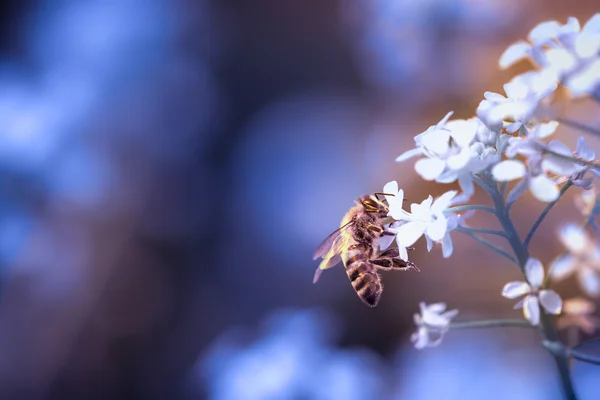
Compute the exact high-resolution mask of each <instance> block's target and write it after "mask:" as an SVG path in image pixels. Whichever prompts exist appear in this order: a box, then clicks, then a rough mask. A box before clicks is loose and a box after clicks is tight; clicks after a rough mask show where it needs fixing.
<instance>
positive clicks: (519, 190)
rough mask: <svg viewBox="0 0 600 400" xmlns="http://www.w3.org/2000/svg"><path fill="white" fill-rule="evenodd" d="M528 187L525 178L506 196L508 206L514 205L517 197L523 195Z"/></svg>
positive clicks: (527, 181) (527, 180)
mask: <svg viewBox="0 0 600 400" xmlns="http://www.w3.org/2000/svg"><path fill="white" fill-rule="evenodd" d="M528 186H529V179H528V177H526V178H525V179H523V180H522V181H521V182H519V183H517V185H516V186H515V187H514V188H513V189H512V190H511V191H510V193H508V196H506V202H507V203H508V204H511V203H514V202H515V201H516V200H517V199H518V198H519V197H521V196H522V195H523V193H525V190H527V187H528Z"/></svg>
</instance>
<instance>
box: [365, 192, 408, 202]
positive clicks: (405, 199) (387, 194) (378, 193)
mask: <svg viewBox="0 0 600 400" xmlns="http://www.w3.org/2000/svg"><path fill="white" fill-rule="evenodd" d="M373 194H374V195H375V196H377V195H383V196H395V194H392V193H384V192H375V193H373ZM407 200H408V199H407V198H406V197H405V198H403V199H402V201H403V202H404V201H407Z"/></svg>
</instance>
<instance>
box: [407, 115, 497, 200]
mask: <svg viewBox="0 0 600 400" xmlns="http://www.w3.org/2000/svg"><path fill="white" fill-rule="evenodd" d="M451 115H452V113H451V112H450V113H448V114H446V116H445V117H444V118H443V119H442V120H441V121H440V122H438V123H437V124H436V125H433V126H430V127H429V128H428V129H427V130H426V131H425V132H422V133H420V134H419V135H417V136H415V144H416V148H414V149H411V150H408V151H406V152H405V153H403V154H401V155H400V156H398V158H396V161H397V162H401V161H405V160H408V159H409V158H411V157H414V156H419V155H425V156H426V158H421V159H419V160H418V161H417V162H416V163H415V170H416V171H417V173H418V174H419V175H421V177H422V178H423V179H425V180H428V181H431V180H435V181H437V182H440V183H451V182H454V181H458V183H459V185H460V187H461V189H462V190H463V192H464V193H466V194H467V195H469V196H472V195H473V192H474V185H473V174H474V173H478V172H481V171H483V170H484V169H486V168H487V167H488V166H489V165H491V164H493V163H495V162H497V161H498V160H499V155H498V152H497V151H496V149H495V148H494V145H495V144H496V137H497V134H496V133H494V132H491V131H490V130H489V129H487V127H486V126H485V125H483V124H482V122H481V121H480V120H479V119H478V118H471V119H468V120H464V119H458V120H453V121H448V119H449V118H450V116H451Z"/></svg>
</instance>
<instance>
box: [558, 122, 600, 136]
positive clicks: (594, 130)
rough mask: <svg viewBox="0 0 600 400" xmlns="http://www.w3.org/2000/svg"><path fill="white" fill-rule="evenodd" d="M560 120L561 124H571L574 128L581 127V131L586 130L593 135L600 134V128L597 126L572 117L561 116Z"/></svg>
mask: <svg viewBox="0 0 600 400" xmlns="http://www.w3.org/2000/svg"><path fill="white" fill-rule="evenodd" d="M558 122H560V123H561V124H564V125H567V126H570V127H572V128H575V129H579V130H580V131H584V132H587V133H591V134H593V135H599V136H600V129H598V128H595V127H593V126H589V125H586V124H583V123H581V122H578V121H573V120H572V119H568V118H559V119H558Z"/></svg>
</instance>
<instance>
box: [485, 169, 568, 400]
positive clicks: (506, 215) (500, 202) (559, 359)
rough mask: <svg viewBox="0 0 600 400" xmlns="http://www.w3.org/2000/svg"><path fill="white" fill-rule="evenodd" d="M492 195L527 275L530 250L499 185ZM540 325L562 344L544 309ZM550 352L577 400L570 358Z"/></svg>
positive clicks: (547, 337)
mask: <svg viewBox="0 0 600 400" xmlns="http://www.w3.org/2000/svg"><path fill="white" fill-rule="evenodd" d="M487 179H488V180H492V178H491V177H487ZM490 195H491V196H492V200H493V202H494V205H495V207H496V214H497V215H498V220H499V222H500V224H501V225H502V228H503V229H504V232H506V235H507V239H508V243H509V244H510V246H511V248H512V250H513V253H514V254H515V257H516V258H517V261H518V263H519V267H520V268H521V271H522V272H523V276H526V275H525V264H526V263H527V260H528V259H529V251H528V250H527V247H526V246H525V245H524V244H523V242H522V241H521V239H520V238H519V234H518V232H517V229H516V228H515V225H514V224H513V222H512V219H511V218H510V211H509V210H508V208H507V207H506V203H505V201H504V197H503V196H502V195H501V194H500V192H499V191H498V189H497V187H496V190H495V191H491V194H490ZM540 327H541V330H542V335H543V337H544V341H545V342H549V343H558V344H561V342H560V339H559V337H558V332H557V331H556V327H555V326H554V323H553V321H552V319H551V318H550V317H549V316H548V315H547V314H546V313H545V312H544V311H543V310H541V312H540ZM549 351H550V350H549ZM550 354H551V355H552V357H553V358H554V362H555V364H556V368H557V369H558V373H559V375H560V380H561V383H562V388H563V393H564V395H565V399H569V400H577V395H576V394H575V389H574V388H573V382H572V381H571V373H570V371H569V363H568V359H567V358H566V357H564V356H563V355H562V354H557V353H555V352H552V351H550Z"/></svg>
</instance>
